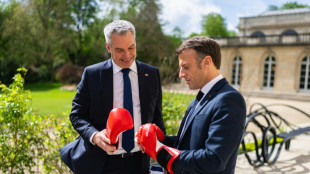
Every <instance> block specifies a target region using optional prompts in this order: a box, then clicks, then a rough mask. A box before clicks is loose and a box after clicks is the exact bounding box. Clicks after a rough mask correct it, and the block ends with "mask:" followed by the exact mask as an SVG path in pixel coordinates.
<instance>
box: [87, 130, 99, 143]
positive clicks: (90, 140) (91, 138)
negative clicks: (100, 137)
mask: <svg viewBox="0 0 310 174" xmlns="http://www.w3.org/2000/svg"><path fill="white" fill-rule="evenodd" d="M97 132H98V131H96V132H94V133H93V134H92V135H91V137H90V139H89V142H90V143H92V144H93V145H96V144H95V143H94V142H93V141H92V140H93V136H94V135H95V133H97Z"/></svg>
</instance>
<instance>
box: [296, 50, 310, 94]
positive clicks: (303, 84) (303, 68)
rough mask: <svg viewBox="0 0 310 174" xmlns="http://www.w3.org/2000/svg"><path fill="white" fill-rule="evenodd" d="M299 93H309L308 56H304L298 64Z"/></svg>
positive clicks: (309, 68) (309, 72) (309, 73)
mask: <svg viewBox="0 0 310 174" xmlns="http://www.w3.org/2000/svg"><path fill="white" fill-rule="evenodd" d="M299 90H300V91H310V56H306V57H305V58H303V59H302V61H301V63H300V80H299Z"/></svg>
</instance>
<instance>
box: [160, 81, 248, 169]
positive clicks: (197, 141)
mask: <svg viewBox="0 0 310 174" xmlns="http://www.w3.org/2000/svg"><path fill="white" fill-rule="evenodd" d="M193 103H194V101H193V102H192V103H191V104H190V105H189V107H188V108H187V111H186V114H185V115H187V114H188V113H189V111H190V110H191V108H192V107H193ZM184 118H185V117H184ZM245 119H246V105H245V102H244V99H243V97H242V95H241V94H240V93H239V92H238V91H236V90H235V89H234V88H232V87H231V86H230V85H229V84H228V82H227V81H226V79H221V80H220V81H218V82H217V83H216V84H215V85H214V86H213V87H212V88H211V90H210V91H209V93H208V94H206V96H205V97H204V98H203V99H202V101H201V102H200V103H199V105H198V106H197V108H196V109H195V110H194V112H193V115H192V116H191V117H189V120H188V123H187V124H186V125H187V126H186V127H185V130H184V131H185V132H184V134H183V136H180V134H181V131H182V128H183V126H184V119H183V120H182V122H181V125H180V129H179V132H178V135H177V136H174V137H166V139H165V141H164V143H165V144H167V145H169V146H172V147H175V148H177V149H179V150H180V151H181V154H180V156H179V157H178V158H177V159H176V160H175V161H174V162H173V164H172V170H173V171H174V172H175V173H176V174H179V173H203V174H208V173H212V174H233V173H234V170H235V165H236V158H237V155H238V149H239V145H240V141H241V137H242V132H243V127H244V124H245Z"/></svg>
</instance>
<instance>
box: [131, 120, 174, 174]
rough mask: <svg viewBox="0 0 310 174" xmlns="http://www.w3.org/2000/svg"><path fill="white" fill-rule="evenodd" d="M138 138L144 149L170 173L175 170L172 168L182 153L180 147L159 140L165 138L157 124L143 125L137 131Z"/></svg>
mask: <svg viewBox="0 0 310 174" xmlns="http://www.w3.org/2000/svg"><path fill="white" fill-rule="evenodd" d="M136 136H137V139H138V142H139V143H140V146H141V147H142V149H143V150H144V151H145V152H146V153H147V154H148V155H149V156H150V157H151V158H153V159H154V160H155V161H157V162H158V163H159V164H160V165H161V166H162V167H164V168H165V169H166V170H168V172H169V173H171V174H173V173H174V172H173V171H172V169H171V165H172V163H173V161H174V160H175V159H176V158H177V157H178V156H179V155H180V151H179V150H178V149H175V148H172V147H168V146H165V145H164V144H162V143H161V142H159V141H158V140H160V141H162V140H164V139H165V135H164V133H163V132H162V131H161V130H160V128H159V127H158V126H156V125H155V124H151V123H147V124H144V125H142V126H141V127H140V128H139V130H138V133H137V135H136Z"/></svg>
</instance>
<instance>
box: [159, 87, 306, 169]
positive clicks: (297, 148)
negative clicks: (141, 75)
mask: <svg viewBox="0 0 310 174" xmlns="http://www.w3.org/2000/svg"><path fill="white" fill-rule="evenodd" d="M163 90H164V91H170V92H181V93H187V94H196V93H197V91H191V90H188V88H187V86H184V85H181V84H178V85H172V86H168V87H163ZM244 98H245V101H246V104H247V110H248V111H249V107H250V106H251V105H252V104H253V103H261V104H264V105H269V104H286V105H291V106H293V107H297V108H299V109H301V110H303V111H304V112H306V113H308V114H310V102H305V101H295V100H283V99H272V98H266V97H265V98H260V97H251V96H244ZM269 109H272V111H274V112H276V113H278V114H279V115H280V116H282V117H283V118H284V119H286V120H287V121H288V122H290V123H292V124H295V125H298V126H300V127H305V126H310V118H309V117H307V116H305V115H303V114H301V113H300V112H297V111H295V110H293V109H290V108H287V107H283V106H273V107H270V108H269ZM235 173H236V174H306V173H307V174H310V134H303V135H299V136H297V137H296V138H294V139H292V140H291V145H290V150H289V151H286V150H285V149H284V147H283V148H282V150H281V153H280V156H279V158H278V160H277V161H276V163H275V164H273V165H270V166H269V165H265V166H262V167H259V168H253V167H252V166H251V165H250V164H249V163H248V161H247V159H246V158H245V156H244V155H243V154H241V155H239V156H238V159H237V166H236V171H235Z"/></svg>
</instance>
